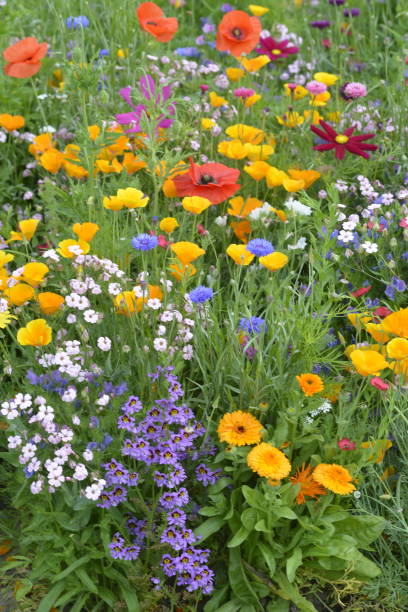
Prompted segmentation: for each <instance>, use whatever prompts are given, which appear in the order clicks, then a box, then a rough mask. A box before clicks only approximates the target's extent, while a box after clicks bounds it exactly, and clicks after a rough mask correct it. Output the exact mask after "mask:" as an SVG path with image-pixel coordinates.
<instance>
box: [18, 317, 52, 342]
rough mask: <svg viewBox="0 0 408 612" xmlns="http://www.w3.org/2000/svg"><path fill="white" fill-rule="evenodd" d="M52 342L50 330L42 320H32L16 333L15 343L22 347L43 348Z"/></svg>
mask: <svg viewBox="0 0 408 612" xmlns="http://www.w3.org/2000/svg"><path fill="white" fill-rule="evenodd" d="M51 340H52V330H51V327H50V326H49V325H48V324H47V322H46V321H45V320H44V319H33V320H32V321H29V322H28V323H27V325H26V326H25V327H21V328H20V329H19V330H18V332H17V342H18V343H19V344H21V345H22V346H45V345H47V344H49V343H50V342H51Z"/></svg>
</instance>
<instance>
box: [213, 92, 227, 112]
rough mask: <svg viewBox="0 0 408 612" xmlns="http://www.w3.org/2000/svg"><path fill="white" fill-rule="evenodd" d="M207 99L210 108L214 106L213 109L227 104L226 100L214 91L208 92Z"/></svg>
mask: <svg viewBox="0 0 408 612" xmlns="http://www.w3.org/2000/svg"><path fill="white" fill-rule="evenodd" d="M209 98H210V104H211V106H214V107H215V108H218V107H219V106H225V105H226V104H228V100H226V99H225V98H223V97H222V96H219V95H218V94H216V93H215V91H210V93H209Z"/></svg>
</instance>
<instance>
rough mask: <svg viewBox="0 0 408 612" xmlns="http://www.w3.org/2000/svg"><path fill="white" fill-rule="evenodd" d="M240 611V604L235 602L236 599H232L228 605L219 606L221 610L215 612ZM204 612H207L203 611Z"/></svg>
mask: <svg viewBox="0 0 408 612" xmlns="http://www.w3.org/2000/svg"><path fill="white" fill-rule="evenodd" d="M204 610H205V608H204ZM240 610H241V604H240V602H239V601H237V600H236V599H233V600H232V601H229V602H228V603H226V604H224V605H223V606H221V608H218V610H217V612H239V611H240ZM205 612H207V611H206V610H205Z"/></svg>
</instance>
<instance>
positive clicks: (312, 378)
mask: <svg viewBox="0 0 408 612" xmlns="http://www.w3.org/2000/svg"><path fill="white" fill-rule="evenodd" d="M296 380H297V381H298V383H299V386H300V388H301V389H302V391H303V393H304V394H305V395H306V396H307V397H310V396H311V395H315V393H320V391H323V389H324V384H323V381H322V379H321V378H320V376H318V375H317V374H300V375H299V376H296Z"/></svg>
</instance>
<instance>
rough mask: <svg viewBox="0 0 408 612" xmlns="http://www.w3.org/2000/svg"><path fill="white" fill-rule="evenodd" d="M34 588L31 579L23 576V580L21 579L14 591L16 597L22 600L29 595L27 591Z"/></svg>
mask: <svg viewBox="0 0 408 612" xmlns="http://www.w3.org/2000/svg"><path fill="white" fill-rule="evenodd" d="M32 588H33V584H32V582H31V581H30V580H28V578H23V579H22V580H19V581H18V587H17V588H16V590H15V592H14V597H15V599H16V600H17V601H21V600H22V599H23V598H24V597H25V596H26V595H27V593H29V592H30V591H31V589H32Z"/></svg>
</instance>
